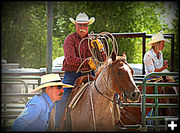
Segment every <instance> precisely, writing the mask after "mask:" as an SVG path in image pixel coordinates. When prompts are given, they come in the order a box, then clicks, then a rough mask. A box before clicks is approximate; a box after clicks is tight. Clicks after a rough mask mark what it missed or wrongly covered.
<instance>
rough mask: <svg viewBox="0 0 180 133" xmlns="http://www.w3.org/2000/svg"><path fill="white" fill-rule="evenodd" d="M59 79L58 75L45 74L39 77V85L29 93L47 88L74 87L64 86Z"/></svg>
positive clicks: (70, 86)
mask: <svg viewBox="0 0 180 133" xmlns="http://www.w3.org/2000/svg"><path fill="white" fill-rule="evenodd" d="M60 81H61V79H60V77H59V74H46V75H43V76H41V85H40V86H38V87H37V88H35V89H34V90H32V91H31V92H30V93H35V92H38V91H40V90H41V89H42V88H45V87H48V86H63V87H68V88H72V87H74V86H72V85H68V84H64V83H62V82H60Z"/></svg>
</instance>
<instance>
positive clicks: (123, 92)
mask: <svg viewBox="0 0 180 133" xmlns="http://www.w3.org/2000/svg"><path fill="white" fill-rule="evenodd" d="M120 61H122V62H123V63H125V64H126V65H127V66H128V67H129V68H130V66H129V65H128V63H127V62H126V60H124V59H120V60H119V62H120ZM112 64H113V63H111V64H110V68H111V71H112V73H113V77H114V79H115V81H116V84H117V85H118V88H119V89H120V90H121V92H122V94H123V99H125V100H126V99H127V94H125V91H124V89H123V87H121V85H120V84H119V82H118V79H117V77H116V74H115V72H114V70H113V67H112ZM94 87H95V89H96V90H97V92H98V93H99V94H101V95H102V96H103V97H105V98H106V99H108V100H109V101H111V102H116V104H119V102H120V103H121V102H122V101H119V99H118V98H117V97H116V98H115V101H114V100H111V99H110V98H108V97H107V96H105V95H104V94H103V93H102V92H101V91H100V90H99V89H98V88H97V86H96V80H94Z"/></svg>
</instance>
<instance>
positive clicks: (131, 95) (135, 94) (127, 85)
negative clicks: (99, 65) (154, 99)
mask: <svg viewBox="0 0 180 133" xmlns="http://www.w3.org/2000/svg"><path fill="white" fill-rule="evenodd" d="M111 59H112V62H111V63H109V65H108V66H109V71H110V73H111V74H110V75H111V79H112V82H113V84H112V89H113V91H115V92H117V93H118V94H119V95H122V94H123V95H124V96H126V97H127V99H128V100H129V101H132V102H137V101H138V100H139V98H140V91H139V89H138V88H137V86H136V84H135V82H134V79H133V69H132V68H131V67H130V66H129V65H128V63H127V62H126V54H125V53H123V56H120V57H118V58H117V56H116V54H115V53H114V52H113V53H112V57H111Z"/></svg>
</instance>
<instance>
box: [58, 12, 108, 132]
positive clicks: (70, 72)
mask: <svg viewBox="0 0 180 133" xmlns="http://www.w3.org/2000/svg"><path fill="white" fill-rule="evenodd" d="M69 20H70V21H71V22H72V23H74V24H75V28H76V32H74V33H71V34H70V35H68V36H67V37H66V38H65V40H64V45H63V50H64V56H65V59H64V61H63V68H62V71H65V73H64V78H63V81H62V82H63V83H65V84H70V85H74V81H75V80H76V79H77V78H78V77H80V76H82V73H81V72H78V73H76V71H77V69H78V68H79V66H80V65H81V59H82V61H84V60H85V59H87V58H88V57H91V56H92V55H91V52H90V50H89V47H88V40H87V39H85V40H84V41H82V43H81V48H80V51H79V43H80V42H81V40H82V39H83V38H85V37H88V26H89V25H91V24H92V23H94V21H95V18H94V17H91V18H90V19H89V17H88V16H87V15H86V14H85V13H79V14H78V15H77V17H76V20H74V19H73V18H69ZM97 45H99V46H98V47H99V48H100V47H101V46H102V45H100V43H98V44H97ZM90 46H91V45H90ZM79 52H80V54H81V59H80V57H79ZM101 55H102V57H103V60H105V54H104V52H103V51H102V52H101ZM95 69H96V65H95V64H94V62H93V60H92V59H90V60H86V61H85V62H84V64H83V65H82V67H81V68H80V70H82V71H85V70H92V71H91V72H89V74H91V75H93V76H94V71H93V70H95ZM71 90H72V88H64V94H63V96H62V99H61V100H60V101H58V102H56V111H55V128H56V129H57V128H58V127H59V126H60V120H61V118H62V115H63V113H64V110H65V107H66V104H67V101H68V98H69V96H70V93H71Z"/></svg>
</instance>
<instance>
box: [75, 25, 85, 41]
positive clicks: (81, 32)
mask: <svg viewBox="0 0 180 133" xmlns="http://www.w3.org/2000/svg"><path fill="white" fill-rule="evenodd" d="M75 28H76V32H77V33H78V34H79V35H80V36H81V38H84V37H85V36H86V35H87V34H88V23H83V24H80V23H76V24H75Z"/></svg>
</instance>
